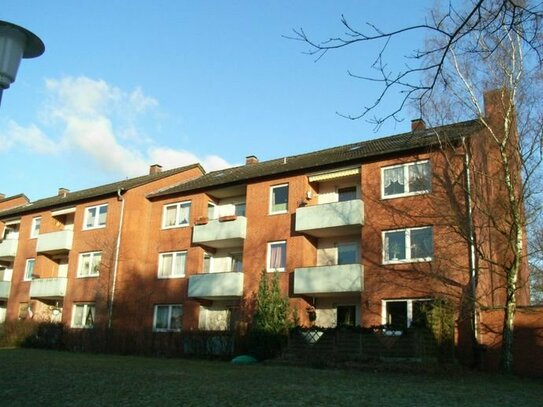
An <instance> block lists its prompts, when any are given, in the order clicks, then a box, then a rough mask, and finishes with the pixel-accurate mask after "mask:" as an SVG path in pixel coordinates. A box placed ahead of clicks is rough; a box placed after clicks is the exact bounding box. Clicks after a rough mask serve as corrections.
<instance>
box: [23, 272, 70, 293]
mask: <svg viewBox="0 0 543 407" xmlns="http://www.w3.org/2000/svg"><path fill="white" fill-rule="evenodd" d="M67 285H68V278H66V277H55V278H38V279H36V280H32V282H31V283H30V297H31V298H59V297H64V296H65V295H66V286H67Z"/></svg>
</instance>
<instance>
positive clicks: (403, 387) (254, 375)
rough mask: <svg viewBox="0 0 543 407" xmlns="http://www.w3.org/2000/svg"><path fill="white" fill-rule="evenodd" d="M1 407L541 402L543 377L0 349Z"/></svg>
mask: <svg viewBox="0 0 543 407" xmlns="http://www.w3.org/2000/svg"><path fill="white" fill-rule="evenodd" d="M0 366H1V369H0V404H1V405H3V406H10V407H12V406H38V405H42V406H78V407H80V406H110V405H111V406H155V405H156V406H305V405H307V406H312V407H314V406H350V407H352V406H389V405H390V406H395V407H397V406H447V407H452V406H540V405H541V403H542V401H541V400H542V399H543V382H542V381H541V380H535V379H522V378H518V377H504V376H498V375H489V374H475V373H466V374H460V373H456V374H454V375H453V376H444V375H429V374H421V373H419V374H407V373H383V372H380V373H377V372H371V371H360V370H358V371H357V370H324V369H309V368H297V367H284V366H275V365H267V364H258V365H251V366H234V365H231V364H230V363H227V362H212V361H200V360H185V359H153V358H142V357H132V356H112V355H93V354H81V353H70V352H56V351H43V350H33V349H0Z"/></svg>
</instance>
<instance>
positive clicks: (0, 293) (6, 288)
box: [0, 281, 11, 300]
mask: <svg viewBox="0 0 543 407" xmlns="http://www.w3.org/2000/svg"><path fill="white" fill-rule="evenodd" d="M10 291H11V281H0V298H2V299H5V300H7V299H8V298H9V292H10Z"/></svg>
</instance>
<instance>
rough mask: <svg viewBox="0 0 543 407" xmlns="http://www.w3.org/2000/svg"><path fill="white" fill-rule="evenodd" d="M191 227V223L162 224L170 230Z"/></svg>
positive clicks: (164, 228) (163, 227)
mask: <svg viewBox="0 0 543 407" xmlns="http://www.w3.org/2000/svg"><path fill="white" fill-rule="evenodd" d="M188 227H190V224H188V223H187V224H186V225H173V226H164V225H163V226H162V230H168V229H179V228H188Z"/></svg>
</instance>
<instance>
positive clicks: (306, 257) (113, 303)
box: [0, 109, 540, 346]
mask: <svg viewBox="0 0 543 407" xmlns="http://www.w3.org/2000/svg"><path fill="white" fill-rule="evenodd" d="M489 112H492V114H499V112H498V113H496V112H495V110H492V109H489ZM449 127H450V128H449ZM449 127H446V130H447V131H448V132H449V133H454V132H455V129H456V127H454V126H449ZM458 128H459V129H460V130H459V131H464V130H462V129H464V128H469V132H468V133H469V134H468V135H467V140H468V143H471V151H472V152H473V160H474V161H475V162H477V163H479V164H480V166H479V168H485V171H486V172H487V173H488V174H493V172H495V171H496V169H495V168H494V164H493V163H492V161H491V160H490V159H489V157H491V154H489V151H488V149H489V148H490V147H489V145H488V144H485V143H484V141H482V140H484V137H485V134H484V130H482V129H481V128H480V127H478V126H477V123H476V121H473V123H471V124H469V125H468V124H466V125H463V124H460V125H459V127H458ZM432 137H433V136H432V135H431V134H430V133H428V131H427V130H425V129H424V127H423V124H420V123H419V124H418V125H417V126H416V128H414V129H413V132H412V133H409V134H407V133H406V134H404V135H400V136H393V137H392V138H388V139H382V140H383V143H391V144H390V145H392V146H393V148H388V149H387V148H381V147H380V144H379V143H376V144H375V145H373V144H364V143H360V145H353V146H345V148H343V149H342V150H341V154H342V156H341V157H340V158H337V157H336V156H335V155H334V154H336V150H334V149H331V150H330V152H326V151H325V152H316V153H309V154H308V155H305V156H295V157H287V158H285V159H281V160H272V161H270V162H265V163H258V162H257V160H256V159H254V160H251V161H250V162H248V164H246V165H245V166H243V167H239V168H235V169H231V170H230V169H227V170H224V171H223V172H221V171H218V172H214V173H209V174H204V173H203V172H202V170H201V168H200V167H188V168H187V169H185V170H183V171H179V172H176V173H174V174H173V175H170V176H165V177H161V178H158V179H154V178H149V180H148V181H146V182H142V183H139V184H137V185H136V186H130V187H127V188H119V189H118V190H117V191H109V192H108V193H107V194H104V195H99V194H94V195H93V194H92V193H90V194H87V195H86V197H85V198H84V199H81V200H77V201H74V202H72V203H70V204H64V203H62V202H58V201H53V203H52V204H51V205H49V206H47V205H46V206H42V207H40V209H39V210H32V209H31V208H29V207H27V206H21V208H23V209H21V210H20V211H19V212H18V211H17V210H16V209H15V210H14V209H10V208H8V207H2V206H0V209H2V210H5V211H4V212H0V220H1V221H3V222H4V223H5V224H6V225H10V224H16V225H18V226H17V227H18V246H17V249H16V255H14V256H12V257H10V255H9V254H7V255H6V254H4V255H2V253H3V252H2V250H4V249H2V247H0V260H1V261H2V262H3V264H5V265H8V267H10V268H11V269H12V270H13V271H12V276H11V278H10V280H11V283H10V284H11V287H10V290H9V296H6V295H5V294H4V295H5V298H4V299H3V302H0V304H3V306H4V308H5V313H6V315H5V318H6V319H8V320H13V319H17V318H23V317H29V313H28V311H27V306H28V304H30V305H31V313H30V315H32V316H33V317H34V318H41V319H45V320H57V321H62V322H64V323H65V324H67V325H69V326H72V327H86V326H104V327H105V326H112V327H115V328H118V329H127V330H128V329H130V330H147V331H153V330H155V331H157V330H158V331H162V330H165V331H168V330H179V329H183V330H199V329H201V330H210V329H211V330H212V329H218V330H222V329H228V328H234V327H235V326H239V324H247V323H250V321H251V316H252V313H253V311H254V309H253V308H254V295H255V293H256V290H257V288H258V282H259V278H260V275H261V273H262V271H263V270H267V269H270V268H279V269H280V271H279V272H280V284H281V289H282V291H283V292H284V294H285V295H286V296H288V297H289V298H290V303H291V306H292V307H293V309H295V310H296V313H297V316H298V319H299V322H300V323H301V324H302V325H305V326H308V325H312V324H314V325H316V326H323V327H333V326H337V325H340V324H350V325H361V326H366V327H368V326H375V325H387V324H392V325H395V326H396V328H395V329H399V328H398V327H400V328H401V327H403V328H407V327H408V326H410V325H411V324H412V323H413V322H414V321H415V320H416V319H417V317H418V313H419V311H420V310H419V305H420V304H421V303H423V302H425V301H430V300H432V299H435V298H437V297H442V298H448V299H449V300H451V301H452V302H453V303H455V304H460V303H461V302H462V301H463V299H464V296H465V293H466V289H467V285H468V283H469V263H468V251H469V247H468V245H467V242H466V240H465V238H463V237H462V234H461V233H458V231H459V229H461V227H462V226H461V225H459V222H460V221H459V219H461V217H460V214H461V213H462V211H464V210H465V195H464V193H463V178H462V177H463V174H464V173H463V166H462V164H463V161H462V159H463V156H462V154H461V153H460V149H459V140H460V139H459V138H458V137H456V135H454V134H453V137H452V141H451V142H450V145H449V146H448V147H447V148H446V149H445V150H443V149H441V148H439V146H436V143H435V142H428V143H426V142H421V141H420V140H423V139H424V140H433V139H432ZM397 140H399V141H402V140H403V141H402V144H397V145H395V144H394V143H399V141H397ZM377 142H379V140H377ZM364 149H368V151H370V152H369V153H367V154H366V153H364V151H365V150H364ZM360 151H362V153H360ZM337 154H339V153H337ZM353 154H354V155H356V154H358V155H356V156H353ZM319 157H320V158H319ZM322 157H325V158H326V160H327V161H322V162H321V161H319V160H321V159H322ZM353 157H354V158H353ZM313 159H314V162H313ZM297 163H299V165H298V164H297ZM157 168H158V167H157ZM157 168H155V169H154V172H153V171H152V172H153V174H151V175H150V176H149V177H153V176H155V175H156V174H157V173H159V172H160V170H159V169H157ZM236 174H241V175H236ZM243 174H245V175H243ZM247 174H248V175H247ZM493 175H495V174H493ZM221 177H223V178H222V179H224V180H225V181H224V182H223V181H221ZM413 180H414V181H413ZM417 182H419V183H422V184H417ZM394 183H395V184H394ZM411 183H412V184H411ZM393 184H394V185H393ZM476 185H477V187H480V185H479V184H477V183H476ZM170 187H171V188H170ZM168 188H170V189H168ZM388 188H391V189H390V191H393V188H400V190H402V191H403V192H399V193H398V192H397V190H396V192H389V189H388ZM479 192H480V191H479ZM479 192H478V193H479ZM484 193H485V194H486V193H488V194H493V196H494V198H495V199H501V198H500V192H499V191H494V190H492V188H490V189H488V190H485V191H484ZM74 194H76V193H74ZM66 196H67V197H68V198H69V197H71V196H73V195H71V193H67V194H66ZM38 202H40V201H38ZM1 203H2V201H0V204H1ZM21 203H22V202H21ZM104 205H107V219H106V220H105V223H104V224H100V219H98V218H97V219H95V218H92V219H91V220H89V218H88V217H89V216H90V215H89V211H91V212H92V211H93V209H92V208H95V209H94V210H95V211H96V213H95V214H96V216H97V217H99V212H100V208H101V207H103V206H104ZM353 208H354V209H353ZM6 210H7V211H6ZM92 213H94V212H92ZM55 214H56V215H55ZM476 216H482V215H481V213H477V214H476ZM37 217H40V218H41V223H40V226H39V233H38V234H37V235H36V236H35V237H31V228H32V227H33V226H35V223H33V222H35V221H33V219H35V218H37ZM66 219H69V222H71V223H70V225H71V226H70V227H68V228H67V227H66V224H65V223H63V222H65V221H66ZM10 222H11V223H10ZM89 222H98V223H95V224H94V225H98V226H99V227H91V228H88V227H87V226H85V225H86V223H89ZM478 225H482V226H481V230H479V231H478V232H479V233H480V236H482V237H481V239H483V237H484V239H485V241H484V243H482V246H481V247H484V249H485V250H488V252H489V253H493V254H491V256H490V261H485V260H483V259H479V264H478V266H479V269H480V270H481V274H480V278H479V292H478V302H479V305H480V306H481V307H500V306H502V305H503V299H504V293H503V288H502V282H503V276H501V275H500V273H498V272H495V271H494V270H493V269H492V268H493V267H494V266H493V261H500V260H503V258H500V256H502V255H504V253H505V252H506V251H505V250H503V247H504V245H505V242H503V241H502V240H500V237H499V236H498V235H497V234H496V233H494V232H493V231H492V230H488V229H485V230H483V229H484V226H485V225H486V226H487V224H485V223H484V222H479V223H478ZM6 227H7V226H6ZM63 230H70V231H71V233H73V240H72V242H71V244H70V245H69V248H67V249H66V248H59V249H52V250H49V251H48V249H45V250H42V251H37V243H38V241H39V239H41V238H42V237H43V236H44V235H47V234H50V233H52V232H58V231H63ZM2 256H3V257H2ZM95 256H99V262H98V263H99V264H100V265H99V267H94V266H95V265H94V263H93V261H95V260H96V258H98V257H95ZM505 256H507V254H505ZM29 259H33V260H34V271H33V273H32V274H33V275H32V276H31V278H30V277H29V276H27V277H28V278H25V272H28V266H27V263H28V260H29ZM47 278H50V279H56V280H58V279H59V278H65V279H66V284H65V287H64V288H58V287H56V286H54V287H53V288H50V287H49V288H44V290H45V291H40V289H38V288H36V289H34V291H32V289H31V285H36V286H37V284H38V283H39V282H40V280H43V279H47ZM526 281H527V270H523V271H522V276H521V288H520V290H519V295H518V298H519V304H520V305H528V304H529V290H528V284H526ZM53 283H54V282H53ZM53 283H52V284H53ZM47 290H52V291H47ZM32 292H34V293H35V295H34V296H32V295H31V294H32ZM0 301H2V299H0ZM91 307H92V310H91ZM308 309H315V310H316V320H310V318H309V314H308V312H307V310H308ZM495 314H496V313H494V314H492V315H493V316H492V318H493V319H492V324H495V322H494V321H495V319H496V318H497V317H496V315H495ZM485 315H487V314H485ZM539 315H540V314H539ZM89 316H90V318H91V321H89V320H88V318H87V319H85V317H89ZM457 317H458V321H457V322H458V326H460V325H461V324H462V321H461V317H460V316H459V314H458V315H457ZM485 318H486V317H485ZM521 318H523V319H522V321H524V320H526V321H527V325H528V326H529V325H530V324H532V323H533V321H535V320H536V319H537V318H536V317H533V316H530V317H529V318H528V317H525V316H524V314H523V316H522V317H521ZM485 335H486V334H485ZM485 343H486V336H485ZM538 346H539V345H538Z"/></svg>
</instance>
